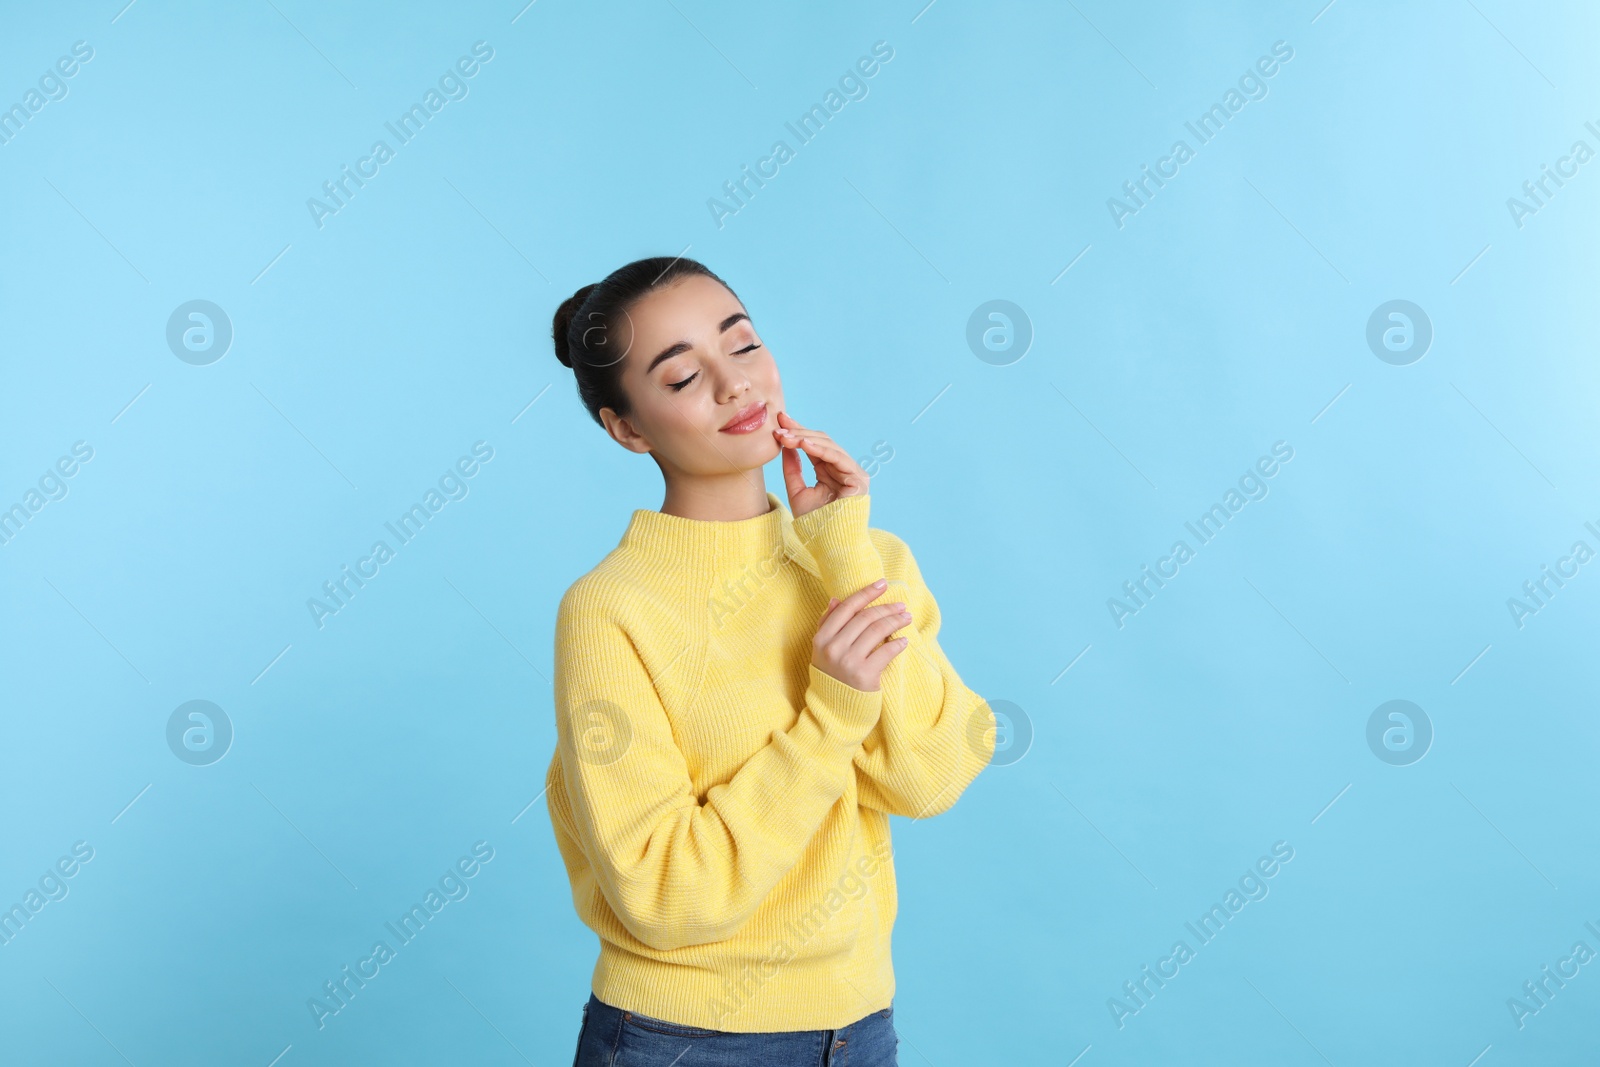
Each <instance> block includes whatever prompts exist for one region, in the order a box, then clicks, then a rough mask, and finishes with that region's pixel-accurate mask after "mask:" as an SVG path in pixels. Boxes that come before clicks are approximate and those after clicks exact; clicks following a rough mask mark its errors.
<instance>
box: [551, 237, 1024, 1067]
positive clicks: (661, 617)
mask: <svg viewBox="0 0 1600 1067" xmlns="http://www.w3.org/2000/svg"><path fill="white" fill-rule="evenodd" d="M552 333H553V337H554V340H555V349H556V356H557V357H558V358H559V359H560V360H561V362H562V364H564V365H565V366H568V367H571V368H572V370H573V371H574V372H575V373H576V375H577V384H578V395H579V396H580V397H581V399H582V401H583V403H584V406H585V407H586V408H588V410H589V413H590V414H591V415H592V416H593V417H594V419H595V421H596V422H598V423H599V424H600V425H601V426H602V427H603V428H604V429H605V431H606V433H608V434H609V435H610V436H611V438H612V439H613V440H614V441H616V442H617V443H618V444H620V445H621V446H622V447H623V448H626V449H628V450H629V451H631V452H644V453H648V454H649V455H650V456H651V458H653V459H654V460H655V461H656V465H657V466H658V467H660V469H661V475H662V478H663V479H664V481H665V483H666V493H665V499H664V502H663V504H662V506H661V510H659V511H651V510H646V509H639V510H636V511H634V512H633V517H632V520H631V521H630V522H629V524H628V527H627V529H626V530H625V531H624V533H623V535H622V540H621V542H620V543H619V544H618V545H617V547H616V548H615V549H613V550H611V552H610V553H608V554H607V555H606V556H605V558H604V559H602V560H601V561H600V563H599V564H598V565H597V566H596V567H595V568H594V569H593V570H591V571H590V572H589V573H587V574H585V575H584V576H583V577H581V578H579V579H578V580H577V581H576V582H574V583H573V584H572V586H571V587H570V588H569V589H568V590H567V592H566V594H565V595H564V596H563V597H562V599H561V604H560V607H559V609H558V611H557V614H556V633H555V644H556V647H555V713H556V739H557V740H556V751H555V755H554V757H553V758H552V760H551V762H550V768H549V771H548V773H547V774H546V776H545V786H546V794H545V795H546V798H547V803H548V804H549V810H550V821H551V824H552V825H553V826H554V828H555V836H556V844H557V846H558V847H559V848H560V851H561V857H562V861H563V862H564V864H565V866H566V869H567V874H568V876H569V878H570V879H571V882H572V901H573V904H574V906H575V907H576V909H577V912H578V915H579V917H580V918H581V919H582V921H583V922H584V923H585V924H586V925H587V926H589V927H590V928H591V929H593V930H594V931H595V933H596V934H598V935H599V937H600V958H599V961H598V962H597V964H596V965H595V969H594V975H593V978H592V980H591V983H590V984H591V987H592V988H591V992H590V996H589V1000H588V1003H587V1004H585V1005H584V1009H583V1023H582V1026H581V1028H580V1030H579V1034H578V1050H577V1055H576V1057H575V1059H574V1061H573V1062H574V1065H575V1067H584V1065H589V1064H595V1065H599V1064H604V1065H607V1067H625V1065H626V1067H652V1065H656V1064H659V1065H661V1067H667V1065H669V1064H674V1063H677V1062H678V1061H679V1058H680V1057H685V1058H684V1059H683V1062H684V1064H685V1067H687V1065H689V1064H703V1063H726V1064H734V1063H738V1064H747V1063H748V1064H760V1065H762V1067H785V1065H788V1064H806V1065H808V1067H810V1065H816V1064H846V1063H848V1064H850V1065H851V1067H877V1065H894V1064H895V1063H896V1062H897V1061H896V1056H895V1048H896V1045H897V1044H898V1038H897V1036H896V1035H895V1031H894V1024H893V1019H892V1016H893V1007H892V1001H893V996H894V990H895V980H894V969H893V966H892V965H891V962H890V955H889V941H890V933H891V930H892V927H893V925H894V919H895V913H896V893H895V872H894V863H893V850H892V847H891V844H890V838H889V818H888V817H889V816H890V815H901V816H905V817H908V818H924V817H927V816H930V815H936V814H938V813H940V812H942V811H945V810H947V809H948V808H949V807H950V806H951V805H953V804H954V803H955V801H956V798H957V797H959V796H960V795H961V793H962V791H963V790H964V789H965V788H966V787H967V785H968V784H969V783H970V782H971V781H972V780H973V779H974V778H975V777H976V776H977V774H978V772H979V771H980V770H982V769H983V767H984V766H985V765H987V764H988V762H989V759H990V757H991V756H992V755H993V752H994V743H995V719H994V715H993V713H992V712H991V711H990V709H989V706H988V704H986V703H985V702H984V701H983V699H982V698H981V697H979V696H978V695H977V694H976V693H974V692H973V691H972V690H970V689H968V688H967V687H966V686H965V685H963V684H962V682H961V679H960V677H959V676H958V675H957V674H956V672H955V669H954V668H953V667H951V665H950V662H949V660H947V659H946V658H945V655H944V653H943V652H942V651H941V650H940V648H939V645H938V643H937V642H936V640H935V638H936V635H937V633H938V629H939V609H938V606H937V605H936V604H935V603H934V599H933V596H932V594H931V593H929V591H928V587H927V586H926V585H925V584H924V583H923V580H922V575H921V573H920V572H919V571H918V569H917V564H916V561H915V560H914V559H913V558H912V555H911V551H910V549H908V548H907V547H906V544H905V542H903V541H901V540H900V539H899V538H898V537H896V536H894V535H893V534H891V533H887V532H885V531H883V530H877V529H872V528H869V527H868V525H867V505H868V497H867V475H866V473H865V472H864V471H863V470H862V469H861V467H860V466H859V465H858V464H857V463H856V462H855V461H854V460H853V459H851V458H850V456H849V454H848V453H846V452H845V451H844V450H843V449H842V448H840V447H839V446H838V445H837V444H835V443H834V441H833V440H832V439H831V438H830V437H829V436H828V435H827V434H825V433H823V432H821V431H820V430H816V429H813V428H811V427H809V426H805V425H802V424H801V423H800V422H798V421H797V420H795V419H794V418H791V417H790V416H789V415H788V413H787V410H786V406H785V403H784V396H783V383H782V382H781V381H780V380H779V377H778V367H777V364H776V363H775V362H774V361H773V357H772V353H771V351H770V350H768V348H767V347H766V346H765V345H764V344H763V343H762V341H761V338H760V337H759V336H758V334H757V333H756V328H755V323H753V322H752V321H751V319H750V316H749V314H748V313H747V312H746V310H745V307H744V305H743V304H742V303H740V301H739V298H738V297H737V296H735V295H734V293H733V291H732V290H731V289H730V288H729V287H728V286H727V285H726V284H724V283H723V282H722V280H721V279H720V278H718V277H717V276H716V275H715V274H713V273H712V272H711V271H710V270H708V269H707V268H706V267H705V266H703V265H701V264H699V263H697V262H695V261H694V260H689V259H682V258H678V259H668V258H665V257H657V258H651V259H641V260H638V261H636V262H633V263H629V264H628V265H627V266H624V267H621V268H619V269H617V270H616V271H614V272H612V273H611V274H610V275H609V276H607V277H606V279H605V280H604V281H601V282H599V283H598V284H594V285H586V286H584V287H583V288H581V289H579V290H578V291H577V292H576V293H574V294H573V295H572V296H571V297H570V298H569V299H567V300H566V301H565V302H564V303H563V304H562V305H561V307H560V309H559V310H557V311H556V314H555V321H554V324H553V330H552ZM802 452H803V453H805V454H806V455H807V456H808V457H809V458H810V461H811V466H812V470H813V471H814V473H815V476H816V484H815V485H807V484H806V482H805V478H804V477H803V475H802V470H801V464H800V453H802ZM780 453H781V454H782V456H783V476H784V484H785V488H786V490H787V495H788V498H789V499H788V506H787V507H785V505H784V503H783V501H781V500H780V499H779V498H778V497H777V495H776V494H773V493H771V492H768V491H767V490H766V488H765V482H764V481H763V473H762V472H763V468H764V466H765V465H766V464H767V462H768V461H770V460H771V459H772V458H773V457H774V456H777V455H779V454H780ZM791 509H792V512H791ZM690 1053H692V1054H690ZM686 1054H690V1055H687V1056H686Z"/></svg>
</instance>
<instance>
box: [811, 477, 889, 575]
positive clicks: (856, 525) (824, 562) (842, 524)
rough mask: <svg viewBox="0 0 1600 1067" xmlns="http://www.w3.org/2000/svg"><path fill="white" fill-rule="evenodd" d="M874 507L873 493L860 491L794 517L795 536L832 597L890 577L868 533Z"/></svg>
mask: <svg viewBox="0 0 1600 1067" xmlns="http://www.w3.org/2000/svg"><path fill="white" fill-rule="evenodd" d="M870 507H871V497H870V495H869V494H867V493H857V494H856V495H854V496H842V497H839V498H837V499H835V500H830V501H828V502H827V503H826V504H824V505H822V506H821V507H820V508H815V509H813V510H811V511H808V512H807V513H806V514H804V515H802V516H800V517H799V518H797V519H795V520H794V524H793V530H794V533H795V536H796V537H798V538H799V539H800V542H801V543H802V544H804V545H805V546H806V550H807V551H809V552H810V553H811V557H812V558H813V559H815V560H816V561H817V568H818V569H819V570H820V571H821V572H822V581H823V586H824V588H826V589H827V592H828V595H829V596H834V597H838V598H839V599H841V600H843V599H844V598H845V597H847V596H850V595H851V594H853V593H857V592H859V591H860V590H861V589H862V588H863V587H865V586H868V585H871V584H872V583H873V582H875V581H877V580H878V579H879V578H883V577H886V576H885V575H884V574H883V573H882V572H883V560H882V558H881V557H880V556H879V555H878V548H877V546H876V545H875V544H873V542H872V537H871V535H870V534H869V533H868V527H867V516H868V512H869V510H870Z"/></svg>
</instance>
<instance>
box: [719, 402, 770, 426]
mask: <svg viewBox="0 0 1600 1067" xmlns="http://www.w3.org/2000/svg"><path fill="white" fill-rule="evenodd" d="M766 421H767V405H766V404H765V403H764V402H762V403H756V404H751V405H750V406H749V407H747V408H745V409H743V410H742V411H740V412H739V413H738V414H737V415H735V416H734V417H733V419H732V421H730V422H728V423H727V424H726V425H724V426H723V427H722V432H723V433H749V432H750V431H752V430H754V429H757V428H758V427H760V426H762V425H764V424H765V423H766Z"/></svg>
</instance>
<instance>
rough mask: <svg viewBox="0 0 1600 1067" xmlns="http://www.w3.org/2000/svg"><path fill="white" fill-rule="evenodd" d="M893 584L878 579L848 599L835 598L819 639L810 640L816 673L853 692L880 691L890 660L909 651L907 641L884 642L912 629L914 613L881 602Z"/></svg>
mask: <svg viewBox="0 0 1600 1067" xmlns="http://www.w3.org/2000/svg"><path fill="white" fill-rule="evenodd" d="M886 588H888V582H887V581H885V580H884V579H879V580H878V581H876V582H874V583H873V584H872V585H869V586H867V587H866V588H865V589H862V590H860V591H859V592H856V593H852V594H851V595H850V596H847V597H845V598H844V599H843V600H835V599H833V598H830V599H829V601H828V610H827V611H825V612H823V615H822V622H821V623H820V624H819V625H818V627H817V636H816V637H814V638H812V639H811V663H812V665H813V666H814V667H816V668H817V670H819V671H821V672H822V673H823V674H826V675H828V676H829V677H831V678H836V679H838V680H839V681H841V682H843V683H844V684H845V685H848V686H850V687H851V688H853V689H860V690H862V691H863V692H868V693H872V692H876V691H877V689H878V677H879V676H880V675H881V674H883V669H884V668H885V667H887V666H888V665H889V661H890V660H892V659H894V658H895V657H896V656H898V655H899V654H900V653H901V651H902V650H904V648H905V647H906V644H907V643H908V639H907V638H904V637H900V638H896V639H895V640H893V641H888V642H885V641H884V638H886V637H888V636H889V635H890V634H892V633H894V632H895V631H896V630H898V629H900V628H901V627H902V626H905V625H907V624H908V623H909V622H910V621H911V614H910V613H909V612H907V611H906V610H905V605H904V604H876V605H874V606H872V607H867V604H869V603H870V602H871V601H872V599H873V598H874V597H878V596H882V595H883V591H884V590H885V589H886Z"/></svg>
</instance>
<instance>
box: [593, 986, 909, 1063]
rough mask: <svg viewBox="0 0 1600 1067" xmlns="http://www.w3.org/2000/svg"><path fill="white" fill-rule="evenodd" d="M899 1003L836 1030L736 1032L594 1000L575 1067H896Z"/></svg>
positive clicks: (898, 1042)
mask: <svg viewBox="0 0 1600 1067" xmlns="http://www.w3.org/2000/svg"><path fill="white" fill-rule="evenodd" d="M899 1044H900V1039H899V1037H897V1036H896V1035H895V1032H894V1005H893V1004H890V1005H889V1007H887V1008H884V1009H883V1010H882V1011H875V1012H872V1013H871V1014H869V1015H866V1016H864V1017H863V1018H860V1019H857V1020H856V1021H855V1022H853V1023H851V1024H850V1025H848V1026H845V1027H841V1028H840V1029H838V1030H785V1031H781V1032H775V1033H765V1034H735V1033H730V1032H728V1031H726V1030H706V1029H703V1028H701V1027H698V1026H684V1025H682V1024H680V1023H669V1022H664V1021H662V1020H660V1019H654V1018H651V1017H650V1016H648V1015H640V1014H639V1013H638V1012H636V1011H623V1010H622V1009H621V1008H614V1007H612V1006H611V1005H610V1004H607V1003H606V1002H605V1001H603V1000H601V999H600V998H599V997H597V996H595V995H594V993H593V992H591V993H590V994H589V1002H588V1003H587V1004H585V1005H584V1006H583V1026H582V1028H581V1029H579V1031H578V1052H577V1055H575V1056H574V1057H573V1059H572V1067H668V1065H678V1064H681V1065H682V1067H898V1065H899V1061H898V1060H897V1059H896V1058H895V1049H896V1047H897V1046H898V1045H899Z"/></svg>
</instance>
